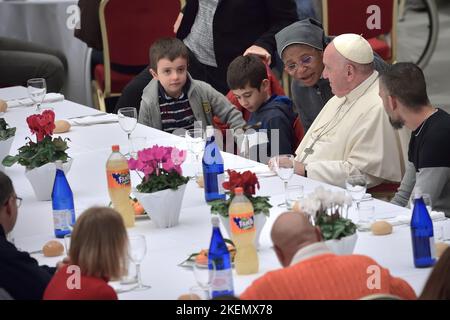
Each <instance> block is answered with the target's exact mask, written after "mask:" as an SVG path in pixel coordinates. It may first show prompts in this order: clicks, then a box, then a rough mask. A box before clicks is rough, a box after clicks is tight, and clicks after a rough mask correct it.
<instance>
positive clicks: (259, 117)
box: [248, 95, 297, 162]
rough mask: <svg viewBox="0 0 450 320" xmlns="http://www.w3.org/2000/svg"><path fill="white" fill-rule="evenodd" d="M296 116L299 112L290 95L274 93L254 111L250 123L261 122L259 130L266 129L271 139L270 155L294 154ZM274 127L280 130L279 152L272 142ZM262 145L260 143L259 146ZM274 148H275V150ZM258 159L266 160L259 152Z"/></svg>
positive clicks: (268, 148)
mask: <svg viewBox="0 0 450 320" xmlns="http://www.w3.org/2000/svg"><path fill="white" fill-rule="evenodd" d="M296 117H297V114H296V113H295V112H294V111H293V107H292V101H291V100H290V99H289V98H288V97H286V96H277V95H273V96H272V97H270V99H269V100H268V101H267V102H266V103H264V104H263V105H262V106H261V107H259V109H258V110H257V111H255V112H252V114H251V115H250V119H249V120H248V124H249V125H254V124H256V123H258V122H261V127H260V128H259V129H258V130H257V131H262V130H265V131H266V132H267V136H268V139H269V142H268V145H267V155H268V156H269V157H272V156H275V155H278V154H294V152H295V150H294V143H295V133H294V127H293V126H294V121H295V119H296ZM272 129H278V130H279V149H278V152H276V148H275V149H274V148H272V144H273V143H274V141H272V137H271V130H272ZM261 147H262V146H261V144H260V145H259V148H261ZM272 149H274V151H273V152H272ZM275 153H276V154H275ZM258 161H260V162H266V161H263V159H260V156H259V152H258Z"/></svg>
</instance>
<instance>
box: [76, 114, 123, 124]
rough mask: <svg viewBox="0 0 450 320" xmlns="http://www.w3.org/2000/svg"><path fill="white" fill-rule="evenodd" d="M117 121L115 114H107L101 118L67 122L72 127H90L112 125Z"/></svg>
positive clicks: (92, 117)
mask: <svg viewBox="0 0 450 320" xmlns="http://www.w3.org/2000/svg"><path fill="white" fill-rule="evenodd" d="M118 121H119V119H118V117H117V114H112V113H107V114H104V115H101V116H97V115H94V116H87V117H83V118H78V119H71V120H69V122H70V124H71V125H72V126H90V125H94V124H105V123H114V122H118Z"/></svg>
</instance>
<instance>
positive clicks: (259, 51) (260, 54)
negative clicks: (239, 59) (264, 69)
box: [243, 45, 272, 65]
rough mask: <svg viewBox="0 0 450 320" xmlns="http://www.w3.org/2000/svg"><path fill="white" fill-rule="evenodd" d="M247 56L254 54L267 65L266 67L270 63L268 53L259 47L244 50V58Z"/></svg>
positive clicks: (270, 57) (270, 58)
mask: <svg viewBox="0 0 450 320" xmlns="http://www.w3.org/2000/svg"><path fill="white" fill-rule="evenodd" d="M248 54H254V55H257V56H258V57H260V58H261V59H263V60H264V62H265V63H267V65H270V62H271V61H272V56H271V55H270V53H269V52H268V51H267V50H266V49H264V48H263V47H259V46H255V45H253V46H251V47H250V48H248V49H247V50H245V52H244V54H243V55H244V56H246V55H248Z"/></svg>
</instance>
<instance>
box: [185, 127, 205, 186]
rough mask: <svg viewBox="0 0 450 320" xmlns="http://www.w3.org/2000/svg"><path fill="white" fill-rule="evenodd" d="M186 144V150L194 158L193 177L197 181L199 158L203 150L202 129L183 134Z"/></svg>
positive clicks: (203, 138) (203, 134)
mask: <svg viewBox="0 0 450 320" xmlns="http://www.w3.org/2000/svg"><path fill="white" fill-rule="evenodd" d="M185 138H186V144H187V147H188V150H189V151H190V152H192V154H193V155H194V156H195V177H194V179H197V178H198V176H199V175H200V172H199V171H200V170H199V169H198V164H199V162H200V161H199V157H200V155H201V154H202V153H203V151H204V149H205V133H204V131H203V130H202V129H189V130H186V133H185Z"/></svg>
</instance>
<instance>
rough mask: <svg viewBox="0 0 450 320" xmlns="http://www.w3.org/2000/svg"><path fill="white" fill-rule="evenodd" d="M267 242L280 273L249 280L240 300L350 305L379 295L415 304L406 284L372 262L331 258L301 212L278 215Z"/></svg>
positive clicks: (357, 257)
mask: <svg viewBox="0 0 450 320" xmlns="http://www.w3.org/2000/svg"><path fill="white" fill-rule="evenodd" d="M271 237H272V242H273V245H274V249H275V252H276V254H277V257H278V260H279V261H280V263H281V265H282V266H283V267H284V268H283V269H279V270H275V271H271V272H268V273H266V274H265V275H264V276H262V277H261V278H259V279H257V280H255V281H254V282H253V283H252V284H251V285H250V287H248V288H247V289H246V290H245V291H244V292H243V293H242V294H241V296H240V298H241V299H243V300H269V299H270V300H281V299H283V300H297V299H304V300H307V299H314V300H323V299H330V300H342V299H348V300H350V299H360V298H363V297H365V296H368V295H373V294H381V293H382V294H392V295H396V296H398V297H400V298H403V299H416V294H415V293H414V291H413V289H412V288H411V286H410V285H409V284H408V283H407V282H406V281H404V280H402V279H399V278H395V277H392V276H391V275H390V273H389V271H388V270H387V269H385V268H383V267H381V266H380V265H378V264H377V263H376V262H375V261H374V260H373V259H371V258H369V257H367V256H363V255H348V256H337V255H335V254H333V253H332V252H331V251H330V250H329V249H328V247H327V246H326V244H325V243H324V242H323V241H322V236H321V232H320V230H319V229H318V228H316V227H314V226H312V225H311V224H310V223H309V221H308V218H307V217H306V216H305V215H304V214H303V213H299V212H295V213H294V212H286V213H283V214H281V215H280V216H279V217H278V218H277V220H276V221H275V223H274V225H273V227H272V231H271ZM374 269H376V270H377V271H378V272H375V273H374V272H373V270H374ZM377 274H378V275H379V278H378V279H376V278H375V275H377ZM377 280H379V281H377Z"/></svg>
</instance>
